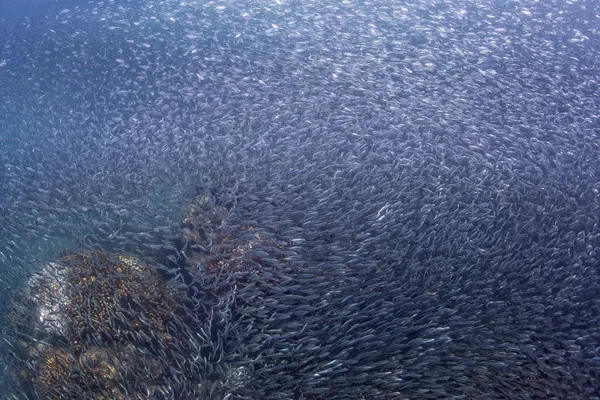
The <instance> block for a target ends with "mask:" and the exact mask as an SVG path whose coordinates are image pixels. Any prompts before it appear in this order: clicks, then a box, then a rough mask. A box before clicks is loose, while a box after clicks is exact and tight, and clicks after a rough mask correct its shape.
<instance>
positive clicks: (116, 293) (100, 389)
mask: <svg viewBox="0 0 600 400" xmlns="http://www.w3.org/2000/svg"><path fill="white" fill-rule="evenodd" d="M180 296H181V293H179V292H178V290H177V289H175V288H174V287H172V285H168V284H167V283H166V282H165V281H164V280H163V279H162V278H161V277H160V275H159V274H158V273H157V272H156V271H155V270H154V269H153V268H152V267H150V266H148V265H145V264H143V263H142V262H140V261H139V260H138V259H136V258H132V257H127V256H124V255H118V254H116V255H111V254H107V253H104V252H89V253H74V254H65V255H64V256H63V257H62V259H61V260H60V262H56V263H50V264H48V265H47V266H46V267H45V268H44V269H43V270H42V271H40V272H39V273H38V274H37V275H35V276H34V277H32V278H31V279H30V280H29V283H28V285H27V287H25V288H23V289H22V290H21V291H20V292H19V293H18V294H17V295H16V296H15V298H14V307H13V308H12V312H11V314H10V315H9V316H8V326H7V328H6V333H7V336H8V338H9V342H10V343H11V353H12V356H13V357H12V361H13V364H14V365H13V371H14V380H15V383H16V385H18V386H19V387H20V388H21V390H23V391H24V392H25V393H28V394H29V395H31V397H33V398H43V399H82V398H96V399H132V398H133V399H138V398H139V399H147V398H164V397H167V398H172V397H177V396H178V395H179V394H178V393H192V391H193V388H194V387H195V386H197V382H195V380H194V377H195V376H196V375H195V374H194V373H193V372H192V369H193V368H192V365H193V364H192V363H190V362H187V356H188V354H183V353H184V350H183V349H191V348H194V347H196V348H199V344H197V343H195V342H193V341H194V340H195V338H194V336H193V334H192V333H191V332H189V331H187V330H186V328H185V324H183V323H182V317H181V316H180V312H179V310H178V306H177V304H178V299H180ZM184 378H185V379H184Z"/></svg>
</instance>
